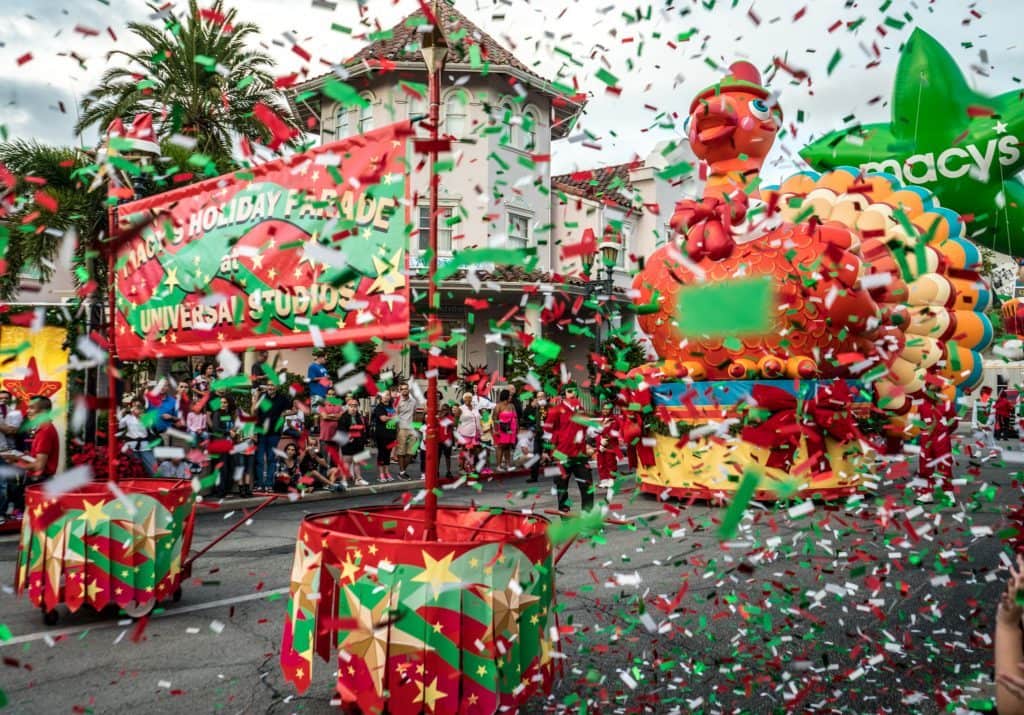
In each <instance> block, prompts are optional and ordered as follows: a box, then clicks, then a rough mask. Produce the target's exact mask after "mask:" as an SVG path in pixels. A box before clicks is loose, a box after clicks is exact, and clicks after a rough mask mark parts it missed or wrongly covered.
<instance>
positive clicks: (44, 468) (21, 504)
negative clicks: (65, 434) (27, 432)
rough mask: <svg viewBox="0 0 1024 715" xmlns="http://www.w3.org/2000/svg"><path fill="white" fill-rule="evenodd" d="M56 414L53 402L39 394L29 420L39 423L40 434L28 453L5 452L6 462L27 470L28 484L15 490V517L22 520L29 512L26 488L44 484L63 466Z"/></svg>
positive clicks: (32, 401) (33, 404) (29, 406)
mask: <svg viewBox="0 0 1024 715" xmlns="http://www.w3.org/2000/svg"><path fill="white" fill-rule="evenodd" d="M52 411H53V403H52V402H51V401H50V398H49V397H43V396H42V395H36V396H35V397H33V398H31V399H30V400H29V403H28V410H27V414H26V417H28V420H29V422H32V423H35V424H36V431H35V434H34V435H33V436H32V443H31V445H30V446H29V450H28V454H27V455H26V454H24V453H22V452H5V453H4V454H3V459H4V461H6V462H7V463H9V464H14V465H17V466H18V467H20V468H21V469H24V470H25V484H24V485H21V486H19V487H16V488H15V489H13V490H12V495H11V503H12V504H13V506H14V510H15V516H18V517H20V515H21V513H22V512H24V510H25V490H24V486H27V485H29V484H38V483H40V482H44V481H46V480H47V479H49V478H51V477H52V476H53V475H54V474H56V473H57V467H58V466H59V464H60V438H59V436H58V435H57V428H55V427H54V426H53V422H52V421H51V420H50V413H51V412H52Z"/></svg>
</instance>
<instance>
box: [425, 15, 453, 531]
mask: <svg viewBox="0 0 1024 715" xmlns="http://www.w3.org/2000/svg"><path fill="white" fill-rule="evenodd" d="M432 13H433V15H434V18H433V20H434V22H433V28H432V29H431V30H430V32H427V33H425V34H424V35H423V43H422V46H421V48H420V52H422V54H423V62H424V63H425V64H426V65H427V89H428V94H429V95H430V114H429V122H430V140H431V149H430V267H429V269H428V273H427V339H428V341H429V343H430V346H431V347H433V346H434V345H436V344H437V342H438V338H439V337H440V336H439V335H438V333H439V332H440V325H439V322H438V319H437V309H438V306H437V288H436V286H435V284H434V276H436V275H437V219H438V208H437V193H438V189H439V187H440V185H441V178H440V175H439V174H438V173H437V147H438V134H439V131H438V130H439V126H438V125H439V123H440V105H441V73H442V72H443V71H444V62H445V60H446V59H447V57H448V43H447V42H446V41H445V38H444V31H443V30H442V28H441V23H442V18H441V8H440V7H439V3H438V2H437V0H434V4H433V7H432ZM437 402H438V401H437V367H436V365H435V366H431V365H430V359H429V358H428V359H427V437H426V439H427V454H426V460H425V461H426V468H427V473H426V475H425V480H424V481H425V486H426V491H427V494H426V499H425V500H424V535H425V537H426V538H427V539H428V540H431V541H433V540H435V539H436V538H437V489H438V471H439V466H440V464H439V462H440V454H439V449H438V448H439V445H438V440H439V438H440V435H439V432H440V430H439V429H438V423H437V413H438V404H437Z"/></svg>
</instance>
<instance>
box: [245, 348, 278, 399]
mask: <svg viewBox="0 0 1024 715" xmlns="http://www.w3.org/2000/svg"><path fill="white" fill-rule="evenodd" d="M269 359H270V353H269V352H267V351H266V350H257V351H256V360H255V361H253V364H252V368H250V370H249V383H250V384H251V385H252V387H253V389H254V390H258V389H259V388H261V387H264V386H266V385H269V384H270V377H269V376H268V375H267V373H268V372H270V373H273V368H271V367H270V365H269V364H268V362H267V361H268V360H269Z"/></svg>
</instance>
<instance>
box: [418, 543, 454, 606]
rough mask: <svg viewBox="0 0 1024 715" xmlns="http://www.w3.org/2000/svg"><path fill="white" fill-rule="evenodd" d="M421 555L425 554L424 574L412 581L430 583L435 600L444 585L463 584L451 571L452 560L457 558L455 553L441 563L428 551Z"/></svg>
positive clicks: (451, 553) (444, 558)
mask: <svg viewBox="0 0 1024 715" xmlns="http://www.w3.org/2000/svg"><path fill="white" fill-rule="evenodd" d="M421 553H422V554H423V563H424V564H425V567H424V569H423V572H422V573H420V574H417V575H416V576H413V577H412V580H413V581H419V582H420V583H429V584H430V588H431V590H432V591H433V592H434V598H437V597H438V595H440V593H441V591H442V589H443V588H444V584H446V583H462V581H461V580H460V579H459V577H458V576H456V575H455V574H453V573H452V571H451V565H452V559H454V558H455V552H454V551H452V552H450V553H449V554H448V555H447V556H445V557H443V558H442V559H441V560H440V561H437V560H435V559H434V558H432V557H431V556H430V554H428V553H427V552H426V551H421Z"/></svg>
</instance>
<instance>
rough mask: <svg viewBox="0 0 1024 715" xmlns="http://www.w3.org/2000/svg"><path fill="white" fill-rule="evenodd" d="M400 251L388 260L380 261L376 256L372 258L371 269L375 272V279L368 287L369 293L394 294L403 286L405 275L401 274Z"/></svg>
mask: <svg viewBox="0 0 1024 715" xmlns="http://www.w3.org/2000/svg"><path fill="white" fill-rule="evenodd" d="M401 265H402V249H401V248H399V249H398V250H397V251H395V255H393V256H392V257H391V259H390V260H387V261H384V260H381V259H380V258H379V257H378V256H374V257H373V268H374V270H375V271H377V277H376V278H375V279H374V281H373V285H371V286H370V292H371V293H375V292H377V291H380V292H381V293H394V292H395V291H396V290H398V289H399V288H402V287H404V286H405V274H403V273H402V267H401Z"/></svg>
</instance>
